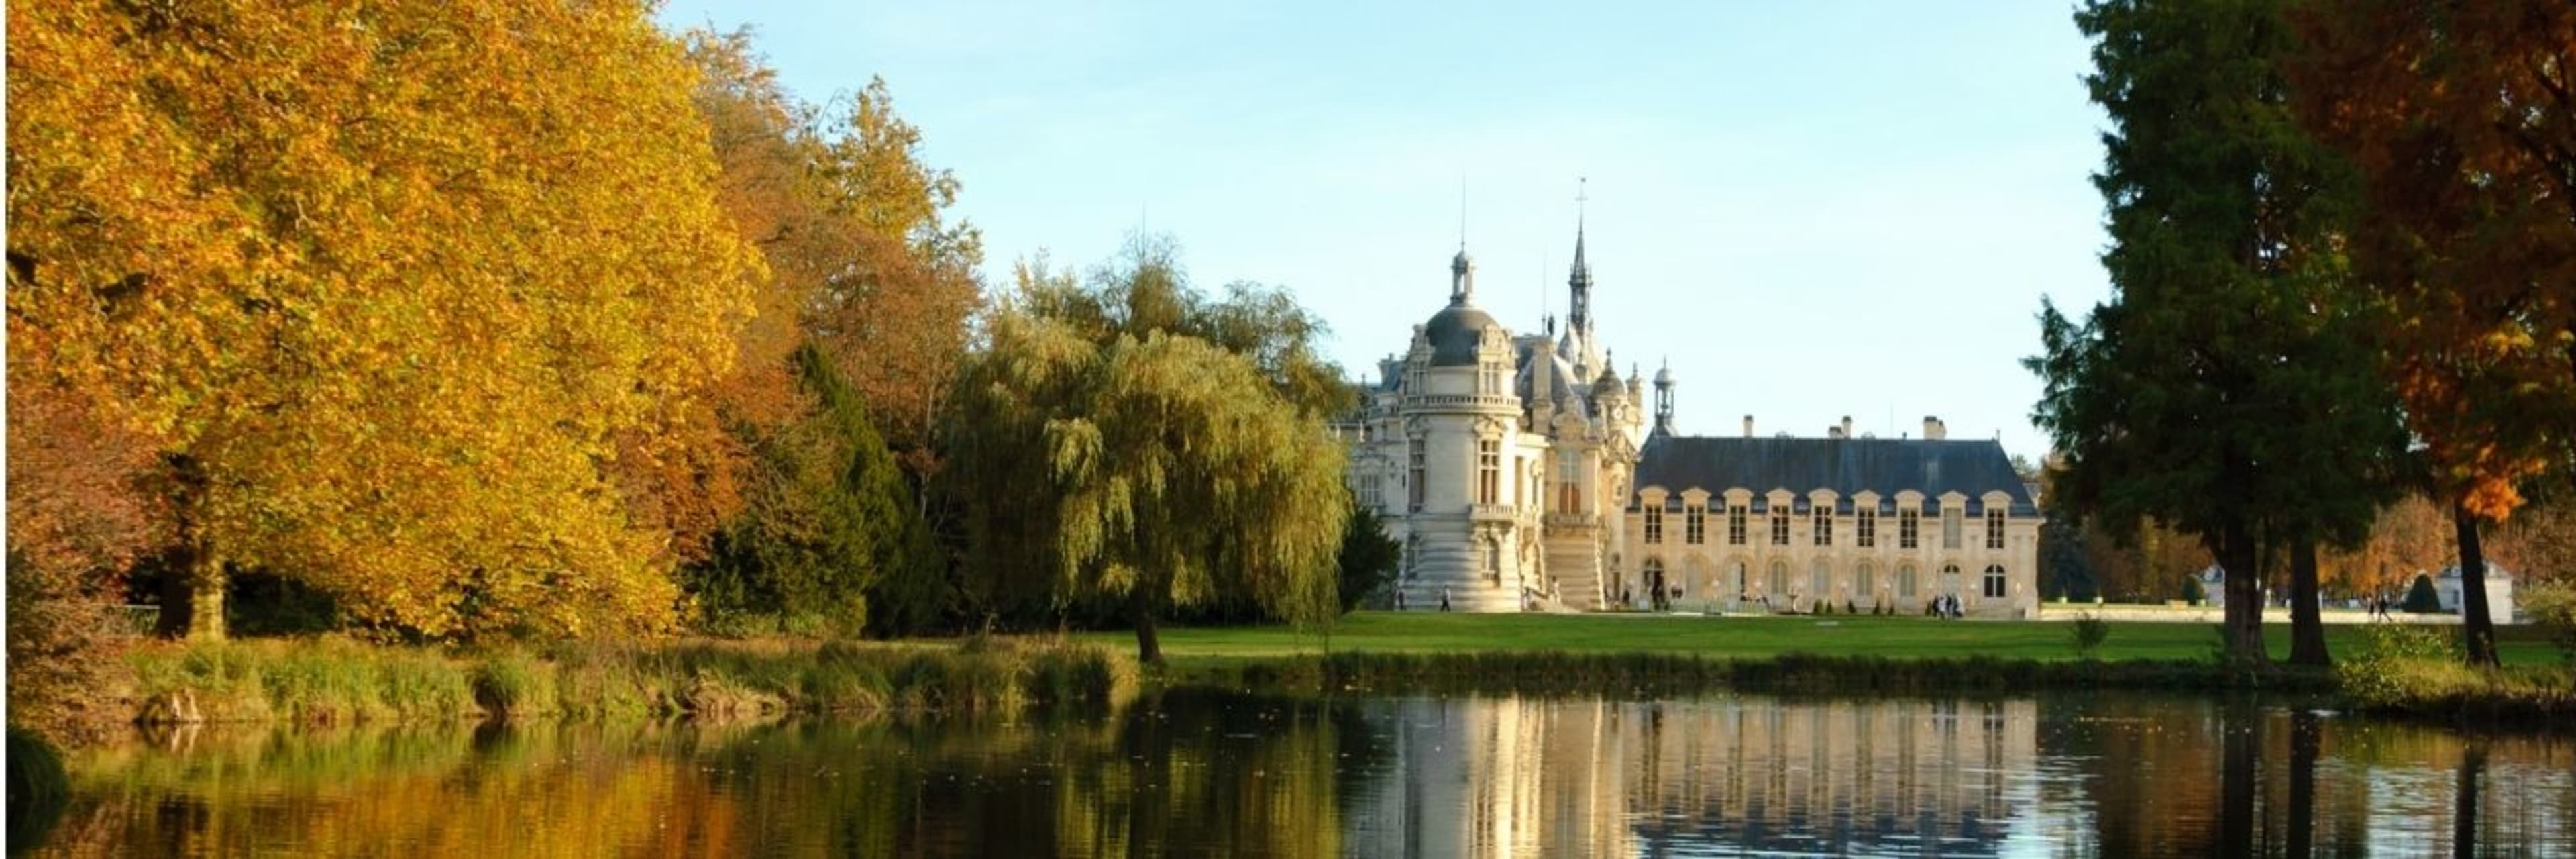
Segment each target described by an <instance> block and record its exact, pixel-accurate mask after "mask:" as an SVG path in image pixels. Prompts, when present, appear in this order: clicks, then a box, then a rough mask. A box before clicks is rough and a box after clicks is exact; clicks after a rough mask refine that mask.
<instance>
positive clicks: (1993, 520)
mask: <svg viewBox="0 0 2576 859" xmlns="http://www.w3.org/2000/svg"><path fill="white" fill-rule="evenodd" d="M2003 547H2004V510H2003V508H2001V507H1987V508H1986V548H1989V549H2001V548H2003Z"/></svg>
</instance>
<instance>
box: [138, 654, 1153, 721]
mask: <svg viewBox="0 0 2576 859" xmlns="http://www.w3.org/2000/svg"><path fill="white" fill-rule="evenodd" d="M130 662H131V664H132V667H133V669H134V675H135V680H136V682H135V686H136V690H137V695H136V701H135V705H136V720H137V721H140V722H145V723H192V722H261V721H277V722H290V723H298V724H340V723H357V722H402V721H433V720H460V719H535V718H566V719H602V718H651V717H660V718H668V717H682V718H692V719H705V720H726V719H743V718H760V717H769V716H779V715H787V714H795V713H875V712H888V711H925V712H941V713H982V712H1003V711H1011V710H1017V709H1020V708H1024V707H1029V706H1033V705H1042V706H1061V705H1076V704H1086V703H1100V704H1105V703H1109V702H1112V701H1115V700H1118V699H1120V698H1121V697H1122V696H1125V695H1128V694H1132V693H1133V691H1134V690H1135V687H1136V671H1135V667H1134V665H1133V663H1132V662H1131V661H1129V660H1126V659H1124V658H1122V657H1119V656H1117V655H1114V654H1113V653H1111V652H1110V651H1108V650H1106V649H1103V648H1099V647H1093V646H1089V645H1084V644H1078V643H1074V642H1071V641H1066V640H1061V639H1044V640H1038V639H1019V638H1012V639H990V640H970V641H968V642H966V643H965V644H960V645H939V644H874V643H853V642H840V641H830V642H812V641H791V640H766V641H748V642H718V641H677V642H660V643H652V644H617V643H598V642H584V643H565V644H559V645H555V646H552V647H548V648H544V649H542V650H529V649H525V648H517V647H507V648H494V649H487V650H473V651H441V650H436V649H431V648H421V647H403V646H378V645H368V644H361V643H358V642H354V641H349V640H347V639H339V638H313V639H291V640H274V639H272V640H261V641H235V642H223V643H211V644H198V645H179V644H172V645H165V646H155V647H147V648H141V649H138V650H137V651H136V652H135V653H134V655H133V656H132V657H131V659H130Z"/></svg>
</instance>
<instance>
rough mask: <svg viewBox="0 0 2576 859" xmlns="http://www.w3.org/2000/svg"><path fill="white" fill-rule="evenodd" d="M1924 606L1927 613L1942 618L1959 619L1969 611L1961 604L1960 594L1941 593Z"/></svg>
mask: <svg viewBox="0 0 2576 859" xmlns="http://www.w3.org/2000/svg"><path fill="white" fill-rule="evenodd" d="M1923 608H1924V611H1925V612H1926V613H1928V614H1930V615H1932V616H1933V617H1937V618H1940V619H1942V620H1958V619H1959V618H1962V617H1966V616H1967V613H1966V612H1965V611H1964V610H1963V607H1962V606H1961V605H1960V604H1959V595H1958V594H1941V595H1939V596H1936V597H1933V598H1932V602H1930V603H1929V604H1926V605H1925V606H1924V607H1923Z"/></svg>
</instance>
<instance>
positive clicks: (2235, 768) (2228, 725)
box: [2217, 570, 2263, 856]
mask: <svg viewBox="0 0 2576 859" xmlns="http://www.w3.org/2000/svg"><path fill="white" fill-rule="evenodd" d="M2249 578H2250V577H2249ZM2236 579H2237V575H2236V571H2235V570H2229V571H2227V581H2228V583H2229V584H2230V585H2231V586H2232V585H2234V584H2235V582H2236ZM2228 599H2230V600H2234V599H2235V596H2234V595H2232V594H2231V595H2229V596H2228ZM2227 605H2228V608H2229V609H2231V610H2233V609H2234V608H2235V606H2236V604H2235V603H2234V602H2229V603H2228V604H2227ZM2262 718H2263V716H2262V712H2261V711H2259V710H2256V709H2255V708H2254V702H2253V699H2252V698H2249V697H2246V696H2244V695H2229V696H2228V702H2227V704H2226V705H2225V708H2224V712H2223V715H2222V716H2221V718H2220V719H2219V723H2218V724H2219V729H2220V730H2222V731H2225V732H2226V735H2225V736H2223V737H2220V738H2219V758H2220V760H2219V775H2218V785H2219V787H2218V793H2219V800H2218V844H2219V849H2218V851H2217V855H2221V856H2252V855H2255V850H2254V833H2255V832H2256V831H2258V829H2259V828H2260V827H2258V826H2257V825H2256V824H2255V821H2254V813H2255V811H2254V805H2255V803H2254V800H2255V797H2256V796H2257V794H2258V793H2259V791H2257V790H2256V782H2255V778H2254V767H2255V765H2256V764H2257V763H2259V762H2260V761H2261V759H2262V754H2263V734H2262V730H2263V721H2262Z"/></svg>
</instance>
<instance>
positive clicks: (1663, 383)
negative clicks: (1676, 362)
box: [1655, 361, 1674, 435]
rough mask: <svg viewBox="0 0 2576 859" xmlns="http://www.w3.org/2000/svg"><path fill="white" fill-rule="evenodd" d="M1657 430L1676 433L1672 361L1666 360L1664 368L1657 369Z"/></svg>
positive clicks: (1666, 433)
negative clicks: (1674, 426) (1674, 427)
mask: <svg viewBox="0 0 2576 859" xmlns="http://www.w3.org/2000/svg"><path fill="white" fill-rule="evenodd" d="M1655 432H1657V433H1660V434H1663V435H1672V434H1674V430H1673V365H1672V362H1670V361H1666V362H1664V366H1663V368H1662V369H1658V370H1656V371H1655Z"/></svg>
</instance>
